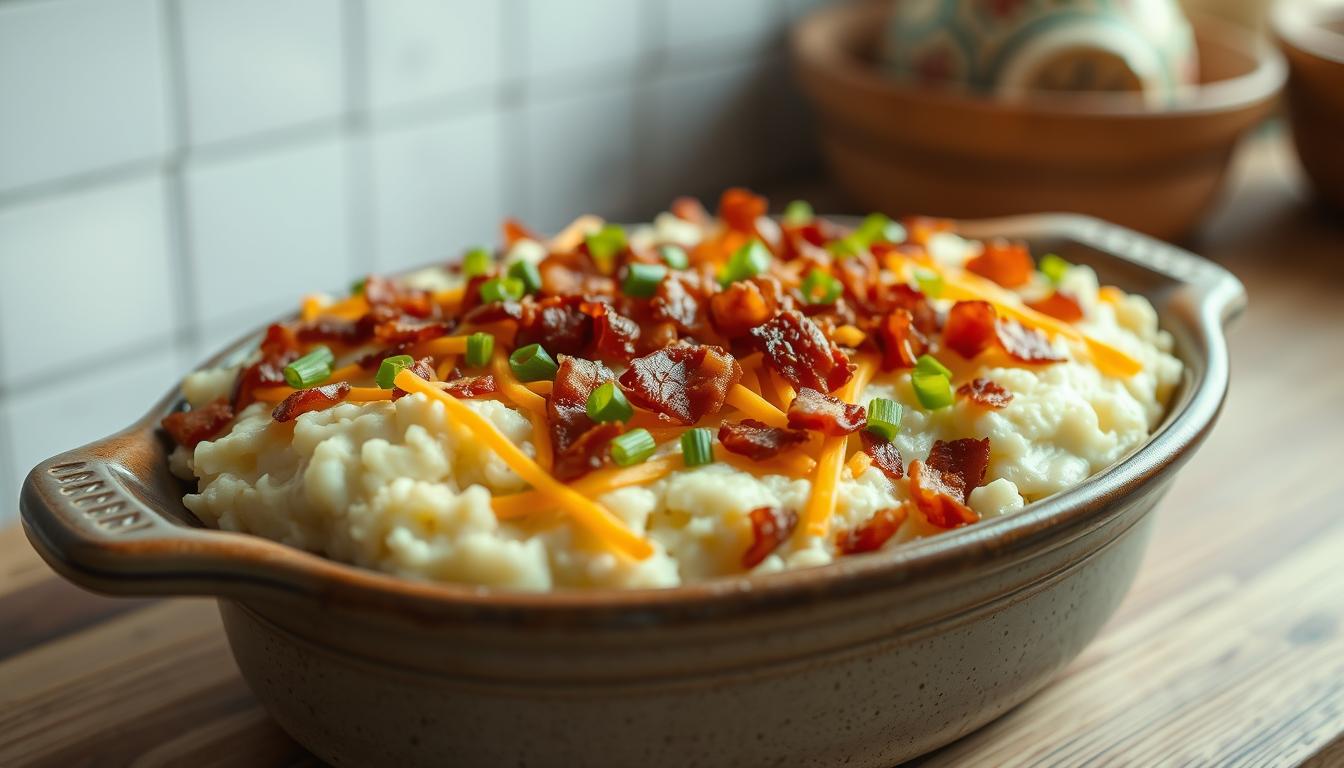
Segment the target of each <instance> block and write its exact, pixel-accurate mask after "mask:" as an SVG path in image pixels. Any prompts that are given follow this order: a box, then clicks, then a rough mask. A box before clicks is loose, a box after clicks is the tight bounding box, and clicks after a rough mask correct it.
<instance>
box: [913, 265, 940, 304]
mask: <svg viewBox="0 0 1344 768" xmlns="http://www.w3.org/2000/svg"><path fill="white" fill-rule="evenodd" d="M915 284H916V285H918V286H919V292H920V293H922V294H924V295H925V296H928V297H929V298H930V299H936V298H938V297H939V296H941V295H942V294H943V276H942V275H940V274H938V273H937V272H931V271H929V270H927V269H916V270H915Z"/></svg>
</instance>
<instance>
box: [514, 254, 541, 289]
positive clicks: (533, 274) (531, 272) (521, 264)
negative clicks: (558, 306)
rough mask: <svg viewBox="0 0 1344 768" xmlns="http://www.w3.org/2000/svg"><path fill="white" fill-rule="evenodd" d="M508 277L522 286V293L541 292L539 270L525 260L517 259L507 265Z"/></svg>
mask: <svg viewBox="0 0 1344 768" xmlns="http://www.w3.org/2000/svg"><path fill="white" fill-rule="evenodd" d="M508 275H509V277H512V278H514V279H515V280H518V281H519V282H521V283H522V284H523V291H524V292H526V293H536V292H537V291H540V290H541V270H539V269H537V265H536V264H533V263H532V262H530V261H527V260H526V259H519V260H518V261H515V262H513V263H512V264H510V265H509V272H508Z"/></svg>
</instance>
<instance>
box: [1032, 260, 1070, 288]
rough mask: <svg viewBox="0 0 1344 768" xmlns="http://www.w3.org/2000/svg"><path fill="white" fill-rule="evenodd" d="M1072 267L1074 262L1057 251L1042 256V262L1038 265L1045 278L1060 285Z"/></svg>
mask: <svg viewBox="0 0 1344 768" xmlns="http://www.w3.org/2000/svg"><path fill="white" fill-rule="evenodd" d="M1072 268H1073V265H1072V264H1070V263H1069V262H1067V261H1065V260H1064V259H1062V258H1060V257H1059V255H1058V254H1055V253H1047V254H1045V255H1044V256H1042V257H1041V263H1040V264H1039V265H1038V267H1037V269H1039V270H1041V274H1043V275H1045V279H1046V280H1049V281H1050V284H1051V285H1059V282H1060V281H1061V280H1063V279H1064V274H1065V273H1066V272H1068V271H1069V270H1070V269H1072Z"/></svg>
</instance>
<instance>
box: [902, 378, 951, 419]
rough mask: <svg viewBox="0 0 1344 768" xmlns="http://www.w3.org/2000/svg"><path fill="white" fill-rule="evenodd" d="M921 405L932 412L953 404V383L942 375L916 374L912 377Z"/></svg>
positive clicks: (911, 381)
mask: <svg viewBox="0 0 1344 768" xmlns="http://www.w3.org/2000/svg"><path fill="white" fill-rule="evenodd" d="M910 383H911V384H912V385H913V386H914V388H915V397H916V398H918V399H919V404H920V405H922V406H924V407H925V408H928V409H929V410H931V411H936V410H938V409H939V408H946V407H947V406H949V405H951V404H952V381H951V380H950V379H948V378H947V377H946V376H944V375H943V374H941V373H916V374H914V375H913V376H911V377H910Z"/></svg>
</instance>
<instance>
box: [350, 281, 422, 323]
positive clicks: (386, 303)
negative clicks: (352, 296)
mask: <svg viewBox="0 0 1344 768" xmlns="http://www.w3.org/2000/svg"><path fill="white" fill-rule="evenodd" d="M364 300H365V301H367V302H369V306H371V307H391V308H393V309H396V310H398V311H400V312H403V313H405V314H408V315H410V316H411V317H418V318H421V319H424V318H427V317H432V316H433V315H434V314H435V312H436V310H437V309H438V307H437V306H436V305H435V304H434V298H433V297H432V296H430V293H429V291H425V290H421V289H419V288H410V287H408V286H405V285H401V284H399V283H396V282H394V281H392V280H389V279H388V278H385V277H379V276H377V275H369V277H368V278H367V279H365V281H364Z"/></svg>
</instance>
